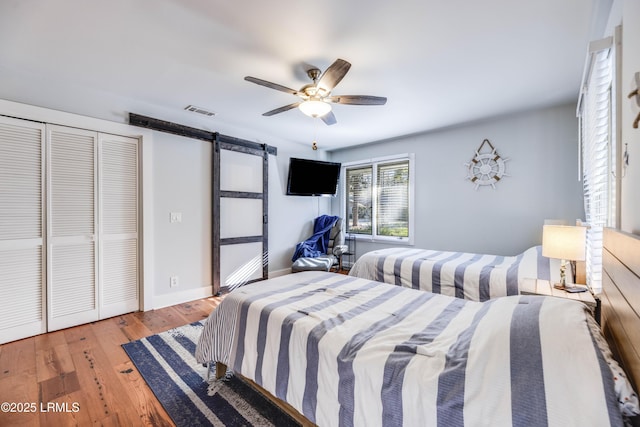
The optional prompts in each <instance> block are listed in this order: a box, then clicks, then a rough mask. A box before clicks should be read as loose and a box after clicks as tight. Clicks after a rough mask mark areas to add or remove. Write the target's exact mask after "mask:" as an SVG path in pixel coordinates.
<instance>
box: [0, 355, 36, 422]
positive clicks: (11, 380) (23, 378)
mask: <svg viewBox="0 0 640 427" xmlns="http://www.w3.org/2000/svg"><path fill="white" fill-rule="evenodd" d="M31 359H33V356H32V357H31ZM35 375H36V373H35V368H34V369H33V370H31V371H29V370H21V372H20V373H19V374H17V375H11V376H7V377H5V378H1V379H0V402H8V403H10V404H12V405H15V406H14V407H13V408H10V409H13V410H15V411H14V412H5V411H0V426H34V425H36V426H37V425H38V417H39V403H38V384H37V383H36V382H35ZM18 405H22V406H18ZM25 405H30V406H29V407H28V408H25ZM31 405H36V406H35V407H33V406H31Z"/></svg>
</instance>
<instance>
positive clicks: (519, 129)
mask: <svg viewBox="0 0 640 427" xmlns="http://www.w3.org/2000/svg"><path fill="white" fill-rule="evenodd" d="M390 125H392V124H390ZM577 129H578V124H577V119H576V117H575V105H574V104H570V105H563V106H556V107H552V108H546V109H541V110H536V111H531V112H525V113H520V114H514V115H510V116H505V117H499V118H494V119H492V120H487V121H482V122H477V123H470V124H466V125H460V126H456V127H454V128H448V129H443V130H440V131H437V132H431V133H426V134H420V135H414V136H408V137H405V138H400V139H395V140H390V141H383V142H381V143H377V144H371V145H366V146H359V147H355V148H349V149H344V150H336V151H333V152H332V153H330V158H331V160H332V161H339V162H349V161H355V160H361V159H366V158H371V157H378V156H385V155H392V154H398V153H415V215H416V221H415V241H414V244H415V246H416V247H420V248H429V249H440V250H453V251H466V252H480V253H490V254H501V255H513V254H517V253H520V252H522V251H523V250H525V249H527V248H528V247H531V246H533V245H537V244H540V242H541V239H542V224H543V222H544V220H545V219H562V220H566V221H567V222H569V223H573V222H575V220H576V219H577V218H584V209H583V204H582V190H581V189H582V186H581V183H580V182H579V181H578V179H577V175H578V142H577V141H578V132H577ZM485 138H486V139H489V140H490V141H491V143H492V144H493V145H494V147H495V148H496V150H497V152H498V153H499V154H500V155H501V156H502V157H503V158H508V159H509V160H508V161H507V163H506V165H507V169H506V170H507V174H509V175H510V176H508V177H506V178H504V179H503V180H502V181H501V182H499V183H497V184H496V189H495V190H493V189H492V188H491V187H480V188H479V189H478V190H475V189H474V185H473V184H471V182H469V181H468V180H466V179H465V178H466V176H467V170H466V167H465V166H464V163H466V162H468V161H469V160H470V159H471V158H472V157H473V156H474V154H475V150H476V149H477V148H478V146H479V145H480V144H481V143H482V141H483V140H484V139H485ZM483 152H484V150H483ZM341 204H342V203H341V199H340V198H337V199H335V200H334V203H333V204H332V212H333V213H334V214H339V213H340V212H341ZM386 246H387V245H385V244H382V243H371V242H364V241H358V244H357V256H359V255H361V254H362V253H364V252H365V251H368V250H373V249H375V248H381V247H386Z"/></svg>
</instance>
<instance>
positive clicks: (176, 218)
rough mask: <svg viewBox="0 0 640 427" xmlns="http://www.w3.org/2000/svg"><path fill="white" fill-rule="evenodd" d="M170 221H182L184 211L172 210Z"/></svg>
mask: <svg viewBox="0 0 640 427" xmlns="http://www.w3.org/2000/svg"><path fill="white" fill-rule="evenodd" d="M169 222H171V223H175V222H182V212H171V213H169Z"/></svg>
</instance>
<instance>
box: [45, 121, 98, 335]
mask: <svg viewBox="0 0 640 427" xmlns="http://www.w3.org/2000/svg"><path fill="white" fill-rule="evenodd" d="M97 139H98V136H97V133H96V132H90V131H85V130H81V129H74V128H66V127H60V126H54V125H47V148H48V149H47V160H48V169H47V195H48V212H47V225H48V227H47V247H48V251H47V293H48V298H47V305H48V329H49V331H54V330H57V329H62V328H66V327H69V326H73V325H78V324H81V323H87V322H91V321H94V320H97V319H98V293H97V289H96V284H97V274H96V271H97V269H96V259H97V243H96V222H97V202H96V184H97V177H96V173H95V171H96V170H97V156H96V152H97Z"/></svg>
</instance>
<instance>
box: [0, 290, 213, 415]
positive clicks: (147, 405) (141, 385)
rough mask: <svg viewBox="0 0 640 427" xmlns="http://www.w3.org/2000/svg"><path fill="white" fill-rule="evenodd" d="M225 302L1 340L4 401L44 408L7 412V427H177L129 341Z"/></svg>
mask: <svg viewBox="0 0 640 427" xmlns="http://www.w3.org/2000/svg"><path fill="white" fill-rule="evenodd" d="M219 301H220V298H219V297H213V298H205V299H202V300H197V301H193V302H189V303H184V304H178V305H176V306H172V307H166V308H163V309H159V310H154V311H150V312H146V313H130V314H126V315H122V316H117V317H113V318H111V319H105V320H102V321H99V322H94V323H91V324H86V325H80V326H76V327H73V328H69V329H65V330H61V331H55V332H51V333H48V334H43V335H39V336H36V337H31V338H26V339H23V340H19V341H14V342H11V343H6V344H2V345H0V402H16V403H18V402H23V403H29V404H33V405H36V407H35V408H36V409H37V410H36V411H35V412H23V413H6V412H0V426H5V425H7V426H23V425H24V426H29V427H31V426H33V427H39V426H52V427H58V426H67V425H68V426H84V425H101V426H173V425H174V424H173V422H172V421H171V418H170V417H169V415H168V414H167V412H166V411H165V409H164V408H163V407H162V405H161V404H160V402H159V401H158V400H157V399H156V397H155V395H154V394H153V392H152V391H151V389H150V388H149V386H148V385H147V383H146V382H145V381H144V379H143V378H142V376H141V375H140V373H139V372H138V370H137V369H136V367H135V366H134V365H133V362H131V360H130V359H129V357H128V356H127V354H126V352H125V351H124V350H123V349H122V347H121V345H122V344H123V343H126V342H129V341H133V340H138V339H141V338H144V337H147V336H150V335H153V334H155V333H159V332H163V331H166V330H167V329H171V328H174V327H177V326H181V325H185V324H187V323H192V322H195V321H198V320H201V319H204V318H206V316H208V315H209V313H210V312H211V311H212V310H214V309H215V307H216V306H217V305H218V303H219ZM76 408H77V410H74V409H76Z"/></svg>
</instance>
